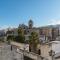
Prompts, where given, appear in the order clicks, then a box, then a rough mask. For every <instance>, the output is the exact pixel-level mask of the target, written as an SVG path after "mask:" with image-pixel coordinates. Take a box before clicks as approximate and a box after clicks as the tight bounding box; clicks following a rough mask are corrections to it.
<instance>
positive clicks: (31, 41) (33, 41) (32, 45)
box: [29, 32, 39, 53]
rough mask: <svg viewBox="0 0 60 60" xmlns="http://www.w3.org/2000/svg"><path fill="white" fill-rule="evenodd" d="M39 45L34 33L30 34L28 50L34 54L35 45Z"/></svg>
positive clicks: (36, 35)
mask: <svg viewBox="0 0 60 60" xmlns="http://www.w3.org/2000/svg"><path fill="white" fill-rule="evenodd" d="M38 43H39V37H38V34H37V33H36V32H32V33H31V36H30V37H29V47H30V49H31V50H32V51H33V52H35V53H36V51H37V45H38Z"/></svg>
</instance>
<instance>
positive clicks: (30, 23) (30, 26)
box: [28, 19, 33, 29]
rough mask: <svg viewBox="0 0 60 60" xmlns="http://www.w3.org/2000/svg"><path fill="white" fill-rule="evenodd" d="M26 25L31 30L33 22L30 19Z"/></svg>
mask: <svg viewBox="0 0 60 60" xmlns="http://www.w3.org/2000/svg"><path fill="white" fill-rule="evenodd" d="M28 25H29V29H32V28H33V21H32V20H31V19H30V20H29V22H28Z"/></svg>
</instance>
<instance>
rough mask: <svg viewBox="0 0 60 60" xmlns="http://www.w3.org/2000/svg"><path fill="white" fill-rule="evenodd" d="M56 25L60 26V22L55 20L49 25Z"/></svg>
mask: <svg viewBox="0 0 60 60" xmlns="http://www.w3.org/2000/svg"><path fill="white" fill-rule="evenodd" d="M56 24H60V20H54V19H52V20H50V21H49V23H48V25H56Z"/></svg>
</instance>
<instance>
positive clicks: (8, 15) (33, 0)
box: [0, 0, 60, 29]
mask: <svg viewBox="0 0 60 60" xmlns="http://www.w3.org/2000/svg"><path fill="white" fill-rule="evenodd" d="M30 19H32V21H33V22H34V26H35V27H40V26H46V25H55V24H60V0H0V29H3V28H7V27H18V25H19V24H26V25H28V21H29V20H30Z"/></svg>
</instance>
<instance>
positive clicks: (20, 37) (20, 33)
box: [15, 28, 25, 43]
mask: <svg viewBox="0 0 60 60" xmlns="http://www.w3.org/2000/svg"><path fill="white" fill-rule="evenodd" d="M15 40H16V41H17V42H20V43H24V42H25V36H24V29H23V28H18V36H16V37H15Z"/></svg>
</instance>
